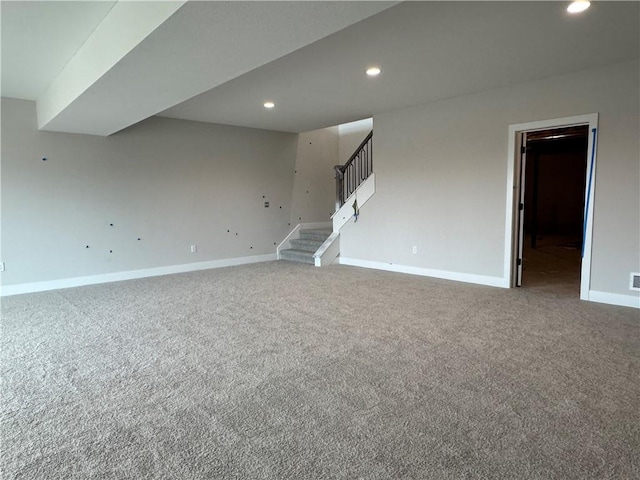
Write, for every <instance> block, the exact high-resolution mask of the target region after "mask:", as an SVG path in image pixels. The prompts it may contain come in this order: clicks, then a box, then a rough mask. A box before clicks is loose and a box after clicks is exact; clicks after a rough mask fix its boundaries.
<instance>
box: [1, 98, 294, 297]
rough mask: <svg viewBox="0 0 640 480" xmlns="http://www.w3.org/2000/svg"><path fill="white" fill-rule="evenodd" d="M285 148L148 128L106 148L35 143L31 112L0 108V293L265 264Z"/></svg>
mask: <svg viewBox="0 0 640 480" xmlns="http://www.w3.org/2000/svg"><path fill="white" fill-rule="evenodd" d="M296 145H297V135H294V134H287V133H278V132H269V131H264V130H256V129H248V128H238V127H228V126H222V125H213V124H205V123H200V122H189V121H183V120H173V119H168V118H158V117H152V118H150V119H148V120H145V121H144V122H141V123H139V124H137V125H135V126H133V127H130V128H128V129H126V130H124V131H122V132H119V133H117V134H115V135H112V136H110V137H98V136H90V135H78V134H66V133H51V132H42V131H38V130H37V121H36V108H35V103H34V102H29V101H24V100H14V99H2V164H1V168H2V258H1V261H3V262H5V264H6V271H5V272H3V273H2V277H1V280H2V284H3V285H15V284H23V283H29V282H42V281H50V280H57V279H65V278H73V277H82V276H91V275H101V274H110V273H113V272H123V271H131V270H139V269H151V268H157V267H163V266H171V265H184V264H189V263H198V262H200V263H202V262H211V261H215V260H220V259H233V258H243V259H245V260H246V257H251V256H256V257H261V256H262V257H263V256H264V255H265V254H273V253H274V252H275V249H276V247H275V245H276V244H277V243H279V242H280V241H281V240H282V238H284V236H285V235H286V234H287V232H288V230H289V226H288V223H289V218H290V213H291V210H290V206H291V197H292V188H293V171H294V165H295V155H296ZM43 158H46V160H43ZM266 201H268V202H269V208H265V206H264V204H265V202H266ZM191 245H196V246H197V248H196V250H197V251H196V252H195V253H192V252H191Z"/></svg>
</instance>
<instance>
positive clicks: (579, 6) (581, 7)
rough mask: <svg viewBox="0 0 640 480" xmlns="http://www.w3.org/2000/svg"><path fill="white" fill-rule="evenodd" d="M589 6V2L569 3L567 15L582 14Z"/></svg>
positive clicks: (581, 0) (579, 0)
mask: <svg viewBox="0 0 640 480" xmlns="http://www.w3.org/2000/svg"><path fill="white" fill-rule="evenodd" d="M590 6H591V2H587V1H586V0H576V1H575V2H571V4H570V5H569V6H568V7H567V12H569V13H580V12H584V11H585V10H586V9H587V8H589V7H590Z"/></svg>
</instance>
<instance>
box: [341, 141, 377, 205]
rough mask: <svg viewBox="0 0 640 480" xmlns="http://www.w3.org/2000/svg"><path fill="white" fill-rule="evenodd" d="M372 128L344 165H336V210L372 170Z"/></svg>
mask: <svg viewBox="0 0 640 480" xmlns="http://www.w3.org/2000/svg"><path fill="white" fill-rule="evenodd" d="M372 139H373V130H372V131H371V132H369V135H367V138H365V139H364V140H363V141H362V143H361V144H360V146H359V147H358V148H357V149H356V151H355V152H354V153H353V155H351V157H350V158H349V160H347V162H346V163H345V164H344V165H336V166H335V167H333V170H334V171H335V174H336V212H337V211H338V210H339V209H340V207H342V205H344V202H346V200H347V198H349V196H350V195H351V194H352V193H353V192H355V191H356V189H357V188H358V187H359V186H360V184H361V183H362V182H364V181H365V180H366V179H367V178H369V175H371V172H373V140H372Z"/></svg>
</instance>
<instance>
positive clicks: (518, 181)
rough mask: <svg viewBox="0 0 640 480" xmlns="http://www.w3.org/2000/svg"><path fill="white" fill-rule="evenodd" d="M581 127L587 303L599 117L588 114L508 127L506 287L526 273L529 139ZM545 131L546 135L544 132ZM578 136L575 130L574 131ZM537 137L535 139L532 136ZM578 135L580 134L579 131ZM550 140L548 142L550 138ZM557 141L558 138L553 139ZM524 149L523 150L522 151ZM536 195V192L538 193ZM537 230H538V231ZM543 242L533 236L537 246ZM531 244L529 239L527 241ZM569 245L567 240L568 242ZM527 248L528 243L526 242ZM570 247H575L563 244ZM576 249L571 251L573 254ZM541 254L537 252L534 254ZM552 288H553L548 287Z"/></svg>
mask: <svg viewBox="0 0 640 480" xmlns="http://www.w3.org/2000/svg"><path fill="white" fill-rule="evenodd" d="M572 127H582V128H585V127H586V129H587V144H588V145H587V155H586V160H587V164H586V168H584V169H583V170H584V171H585V174H586V181H585V182H584V194H583V197H582V198H584V209H583V214H582V225H583V230H582V235H581V237H580V241H581V242H582V246H581V252H580V254H581V258H580V263H579V265H580V276H579V281H580V299H582V300H589V295H590V287H591V246H592V243H593V198H594V193H595V191H594V190H595V185H596V178H597V131H598V114H597V113H589V114H584V115H576V116H573V117H563V118H553V119H548V120H539V121H534V122H528V123H519V124H513V125H509V148H508V163H507V167H508V170H507V198H506V200H507V205H506V207H507V208H506V212H505V213H506V217H505V221H506V229H505V235H506V238H505V244H506V247H507V248H505V256H504V278H505V286H508V287H516V286H519V285H520V284H521V283H520V282H521V281H522V278H523V274H524V273H525V272H524V270H523V266H524V258H523V249H524V247H525V238H524V216H525V214H526V212H525V211H524V204H525V201H526V198H525V193H526V157H527V153H526V144H527V139H528V137H529V138H530V139H531V140H532V141H535V140H538V141H541V140H542V138H541V137H544V136H549V134H551V135H550V136H553V135H554V134H555V135H558V134H559V133H560V132H561V130H562V129H570V128H572ZM545 131H546V133H545ZM575 132H576V133H577V131H575ZM534 134H535V135H538V138H536V137H535V135H534ZM580 135H581V132H580ZM549 140H550V139H549ZM556 140H560V138H558V139H556ZM523 147H524V148H523ZM538 195H539V193H538ZM539 231H540V230H538V232H539ZM541 241H542V240H541V239H539V238H538V237H537V236H536V242H537V243H536V247H537V246H538V245H541V243H540V242H541ZM529 242H530V238H529ZM567 242H569V240H568V241H567ZM529 245H530V243H529ZM563 246H567V247H573V246H574V245H570V244H567V245H563ZM575 252H576V250H575V249H574V253H575ZM536 253H540V252H536ZM530 279H531V277H530ZM551 288H552V287H551Z"/></svg>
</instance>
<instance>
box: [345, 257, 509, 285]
mask: <svg viewBox="0 0 640 480" xmlns="http://www.w3.org/2000/svg"><path fill="white" fill-rule="evenodd" d="M338 263H340V264H341V265H350V266H352V267H363V268H372V269H374V270H386V271H388V272H398V273H408V274H410V275H419V276H422V277H434V278H442V279H445V280H454V281H456V282H465V283H475V284H479V285H487V286H490V287H502V288H509V285H508V284H507V283H505V279H504V278H502V277H489V276H486V275H474V274H471V273H460V272H449V271H446V270H434V269H431V268H422V267H412V266H409V265H398V264H395V263H383V262H372V261H369V260H358V259H355V258H344V257H338Z"/></svg>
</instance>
